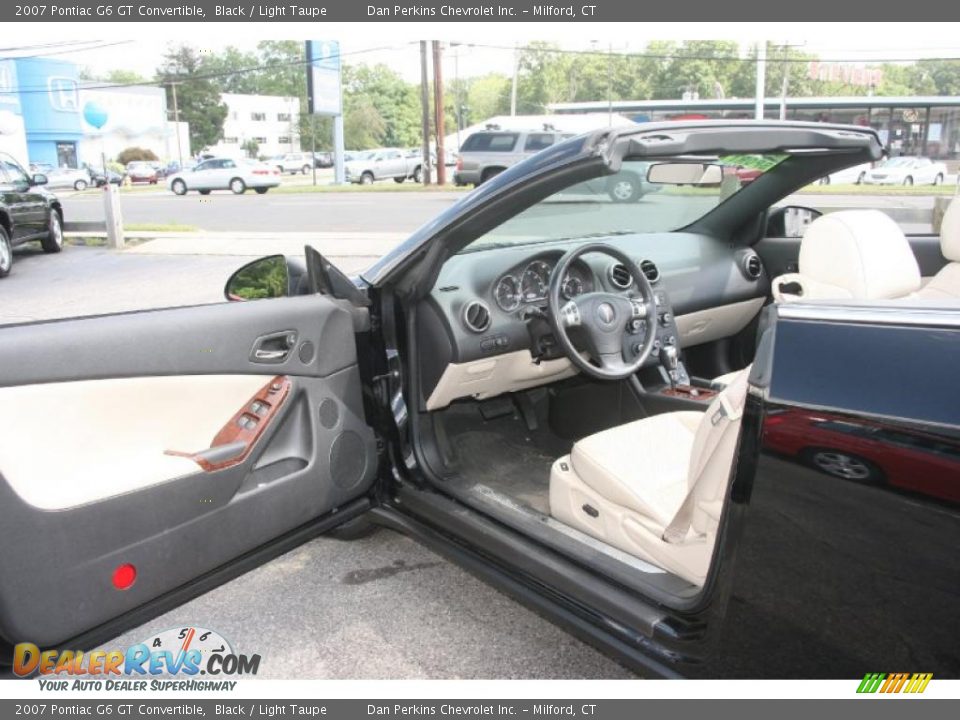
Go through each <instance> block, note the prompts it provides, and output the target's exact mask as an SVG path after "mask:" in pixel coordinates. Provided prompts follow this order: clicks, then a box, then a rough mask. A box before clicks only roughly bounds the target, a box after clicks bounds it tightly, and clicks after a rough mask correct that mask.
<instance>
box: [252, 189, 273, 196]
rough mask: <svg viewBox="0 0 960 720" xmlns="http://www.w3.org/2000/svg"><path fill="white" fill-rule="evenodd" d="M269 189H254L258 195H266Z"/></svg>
mask: <svg viewBox="0 0 960 720" xmlns="http://www.w3.org/2000/svg"><path fill="white" fill-rule="evenodd" d="M269 189H270V188H254V191H256V193H257V195H265V194H266V192H267V190H269Z"/></svg>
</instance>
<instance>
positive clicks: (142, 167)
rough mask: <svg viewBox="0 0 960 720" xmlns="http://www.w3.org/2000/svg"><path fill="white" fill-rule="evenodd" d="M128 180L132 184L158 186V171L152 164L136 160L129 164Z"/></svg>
mask: <svg viewBox="0 0 960 720" xmlns="http://www.w3.org/2000/svg"><path fill="white" fill-rule="evenodd" d="M127 178H128V179H129V180H130V182H132V183H148V184H150V185H156V184H157V179H158V178H157V169H156V168H155V167H154V166H153V164H152V163H149V162H146V161H144V160H135V161H133V162H129V163H127Z"/></svg>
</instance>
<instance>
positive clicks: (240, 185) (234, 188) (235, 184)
mask: <svg viewBox="0 0 960 720" xmlns="http://www.w3.org/2000/svg"><path fill="white" fill-rule="evenodd" d="M246 191H247V184H246V183H245V182H244V181H243V180H241V179H240V178H234V179H233V180H231V181H230V192H232V193H233V194H234V195H243V194H244V193H245V192H246Z"/></svg>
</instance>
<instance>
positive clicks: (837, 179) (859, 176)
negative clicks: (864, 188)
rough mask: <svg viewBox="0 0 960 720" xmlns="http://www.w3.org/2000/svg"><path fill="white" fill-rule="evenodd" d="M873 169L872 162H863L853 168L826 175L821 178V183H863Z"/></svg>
mask: <svg viewBox="0 0 960 720" xmlns="http://www.w3.org/2000/svg"><path fill="white" fill-rule="evenodd" d="M872 169H873V164H872V163H861V164H860V165H854V166H853V167H851V168H844V169H843V170H840V171H838V172H835V173H830V174H829V175H824V176H823V177H822V178H820V180H819V184H820V185H850V184H852V185H862V184H863V181H864V180H865V179H866V177H867V173H868V172H870V170H872Z"/></svg>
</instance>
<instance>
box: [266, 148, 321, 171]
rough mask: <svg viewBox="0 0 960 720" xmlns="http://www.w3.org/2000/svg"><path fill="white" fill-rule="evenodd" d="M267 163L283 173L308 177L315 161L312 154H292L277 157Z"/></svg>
mask: <svg viewBox="0 0 960 720" xmlns="http://www.w3.org/2000/svg"><path fill="white" fill-rule="evenodd" d="M267 163H268V164H269V165H271V166H273V167H275V168H276V169H277V170H279V171H280V172H281V173H290V174H291V175H296V174H297V173H302V174H304V175H306V174H307V173H308V172H310V171H311V170H312V169H313V165H314V160H313V156H312V155H311V154H310V153H304V152H290V153H284V154H283V155H275V156H274V157H272V158H270V159H269V160H268V161H267Z"/></svg>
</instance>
